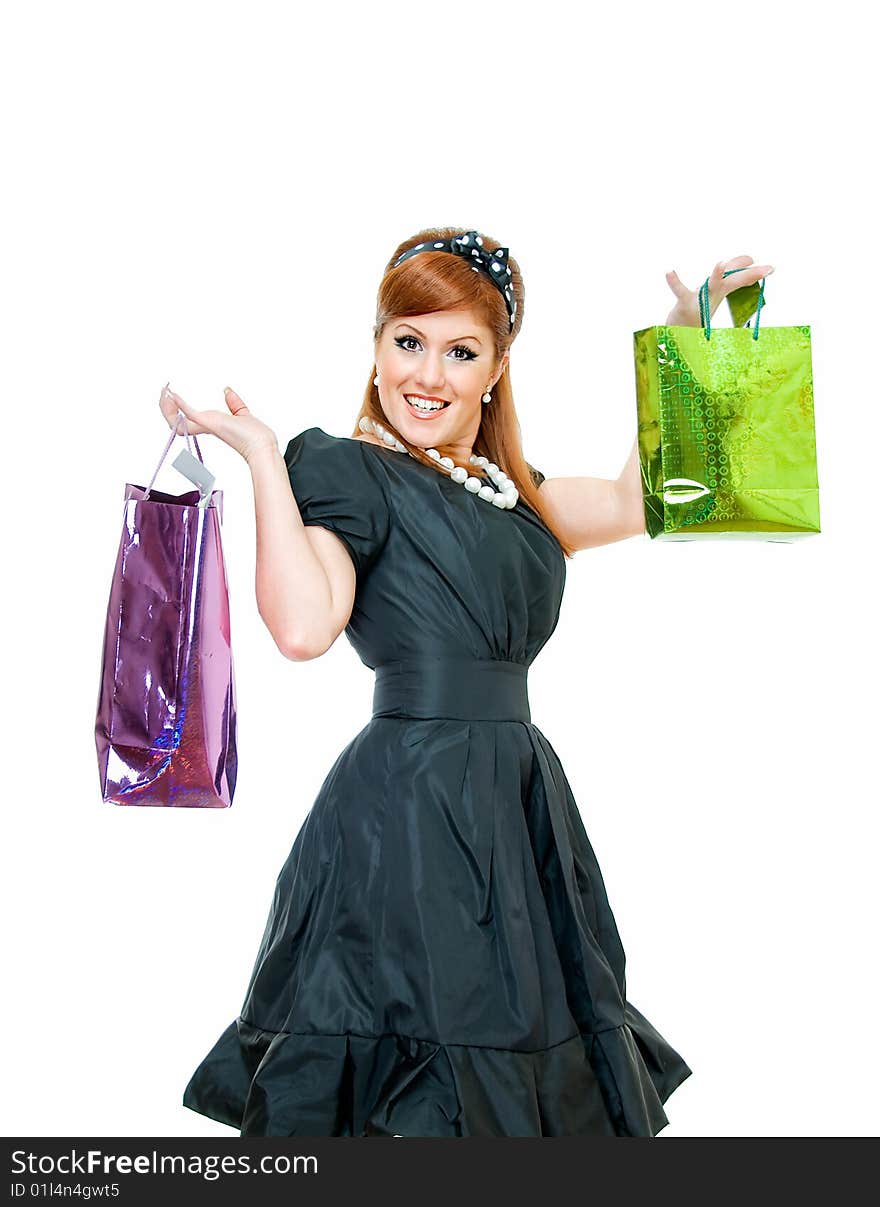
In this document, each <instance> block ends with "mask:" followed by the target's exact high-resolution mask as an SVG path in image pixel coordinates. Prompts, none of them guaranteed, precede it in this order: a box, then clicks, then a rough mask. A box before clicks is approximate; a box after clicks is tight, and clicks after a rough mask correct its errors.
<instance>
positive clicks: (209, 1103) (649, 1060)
mask: <svg viewBox="0 0 880 1207" xmlns="http://www.w3.org/2000/svg"><path fill="white" fill-rule="evenodd" d="M625 1017H626V1022H625V1023H624V1024H622V1025H621V1026H618V1027H612V1028H609V1029H607V1030H604V1031H599V1032H595V1033H592V1034H578V1035H574V1036H572V1037H571V1038H569V1039H567V1040H563V1041H562V1042H561V1043H558V1044H555V1045H554V1046H553V1047H550V1048H544V1049H541V1050H539V1051H532V1052H527V1051H520V1050H516V1049H508V1048H492V1047H479V1046H476V1045H463V1044H442V1043H437V1042H434V1041H432V1040H425V1039H414V1038H410V1037H407V1036H402V1035H396V1034H386V1035H380V1036H368V1035H358V1034H353V1033H345V1034H341V1035H321V1034H316V1033H302V1032H300V1033H291V1032H286V1031H264V1030H261V1029H260V1028H259V1027H256V1026H254V1025H253V1024H251V1023H249V1022H246V1021H245V1020H244V1019H242V1018H238V1019H236V1020H235V1022H233V1023H230V1025H229V1026H228V1027H227V1028H226V1030H225V1031H224V1032H223V1034H222V1035H221V1037H220V1039H219V1040H218V1041H217V1043H216V1044H215V1045H214V1047H213V1048H212V1049H211V1051H210V1052H209V1053H208V1055H207V1056H206V1057H205V1059H204V1060H203V1061H202V1063H201V1064H200V1065H199V1067H198V1069H197V1070H196V1072H195V1073H194V1074H193V1076H192V1078H191V1079H190V1082H189V1084H188V1085H187V1087H186V1090H185V1091H184V1095H183V1105H184V1106H186V1107H188V1108H189V1109H190V1110H193V1111H197V1112H198V1113H199V1114H202V1115H206V1116H207V1117H208V1118H210V1119H214V1120H216V1121H217V1122H219V1123H225V1124H228V1125H229V1126H230V1127H234V1128H237V1129H239V1130H240V1132H241V1135H243V1136H245V1135H251V1136H401V1137H406V1136H419V1137H435V1136H436V1137H440V1136H569V1135H595V1136H656V1135H657V1133H658V1132H659V1131H660V1130H661V1129H662V1128H664V1127H665V1126H666V1125H667V1123H668V1122H669V1120H668V1119H667V1117H666V1113H665V1111H664V1110H663V1103H664V1102H665V1101H666V1100H667V1098H668V1097H669V1095H670V1094H671V1093H672V1092H673V1090H675V1089H676V1088H677V1087H678V1086H679V1085H681V1083H682V1082H683V1081H684V1080H685V1079H686V1078H687V1077H689V1076H690V1074H691V1069H690V1068H688V1066H687V1065H686V1064H685V1062H684V1061H683V1060H682V1058H681V1057H680V1056H679V1055H678V1053H677V1052H675V1051H674V1050H673V1049H672V1048H670V1046H669V1044H668V1043H666V1041H665V1040H664V1039H663V1038H662V1036H660V1035H659V1034H658V1032H657V1031H655V1029H654V1028H653V1027H652V1026H651V1024H650V1023H649V1022H648V1021H647V1019H645V1018H644V1016H643V1015H641V1014H640V1013H639V1011H638V1010H636V1009H635V1007H634V1006H631V1005H630V1004H629V1002H627V1003H626V1009H625Z"/></svg>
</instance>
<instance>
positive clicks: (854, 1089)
mask: <svg viewBox="0 0 880 1207" xmlns="http://www.w3.org/2000/svg"><path fill="white" fill-rule="evenodd" d="M862 11H863V10H862ZM859 12H860V8H859V6H857V5H855V4H850V3H840V2H838V3H837V4H835V5H833V6H831V7H830V8H828V7H827V6H822V9H821V12H820V8H819V6H811V5H804V4H803V3H801V4H794V3H775V4H774V3H765V4H763V5H762V6H760V8H754V7H748V6H745V7H743V6H740V7H739V8H736V7H731V6H730V5H707V4H705V3H683V2H672V3H666V4H663V5H642V6H638V5H610V6H600V7H599V9H598V11H597V12H595V13H593V12H589V13H588V10H586V9H584V8H580V9H579V8H577V7H572V6H571V5H569V4H561V3H556V2H553V0H544V2H543V3H541V4H540V5H539V6H523V7H522V8H518V7H517V6H512V5H510V4H502V3H498V4H496V3H475V2H473V0H470V2H469V3H467V4H458V3H446V4H444V5H442V6H437V5H432V6H428V7H427V8H425V7H423V6H417V5H414V4H412V3H409V4H398V3H387V2H384V3H377V4H373V5H365V6H361V7H360V8H359V9H357V10H354V9H352V10H351V11H346V10H340V9H334V8H330V9H327V10H322V11H320V12H319V11H318V9H317V7H316V6H300V5H294V4H265V3H264V4H260V3H254V2H253V0H250V2H249V3H248V4H247V5H245V4H243V3H239V4H228V3H226V4H218V3H212V4H195V3H186V2H181V0H175V2H174V3H173V4H172V3H165V2H163V0H153V2H152V3H151V4H149V5H146V4H144V5H137V6H135V5H130V4H122V5H120V4H109V3H108V4H99V3H89V2H80V3H79V4H75V5H61V4H46V3H43V4H40V3H34V4H30V5H27V6H23V5H20V6H17V7H16V10H15V11H14V12H12V11H11V10H7V15H6V16H5V17H4V20H3V26H2V30H0V34H2V37H0V44H2V51H0V54H2V70H0V89H2V98H0V99H2V101H3V115H4V117H3V132H2V141H3V146H2V163H3V175H4V184H3V190H2V205H3V207H4V210H5V217H4V221H3V232H4V236H5V237H4V251H3V262H4V269H3V278H4V280H3V290H2V295H3V301H2V305H3V314H2V316H0V317H2V332H3V337H4V338H3V343H4V357H3V364H4V382H3V392H2V399H3V410H4V424H3V434H4V447H5V458H4V461H5V465H4V482H3V486H4V554H5V556H4V561H5V563H6V567H7V572H8V573H7V578H6V589H5V591H4V594H3V609H4V618H3V632H4V636H5V649H4V653H5V667H4V671H5V673H4V676H3V681H4V685H5V691H4V697H5V699H4V714H5V717H4V738H5V740H4V743H3V775H2V779H3V824H4V833H3V868H2V872H3V875H2V894H3V898H2V907H3V920H4V927H3V945H4V949H3V966H4V972H5V976H6V988H5V993H4V994H3V1015H4V1017H3V1020H2V1021H3V1034H4V1036H5V1043H4V1059H3V1065H4V1067H3V1080H4V1083H5V1087H6V1088H5V1092H4V1094H3V1098H2V1108H0V1110H2V1114H0V1129H2V1131H3V1132H4V1134H7V1135H32V1136H53V1135H68V1136H69V1135H73V1136H88V1135H117V1136H172V1135H191V1136H226V1137H229V1136H234V1135H235V1134H236V1133H235V1132H234V1131H233V1130H232V1129H229V1128H227V1127H225V1126H224V1125H222V1124H217V1123H214V1122H212V1121H211V1120H208V1119H206V1118H204V1117H202V1116H200V1115H197V1114H195V1113H194V1112H191V1111H188V1110H187V1109H186V1108H184V1107H183V1106H182V1105H181V1102H180V1099H181V1095H182V1092H183V1089H184V1086H185V1084H186V1082H187V1081H188V1079H189V1077H190V1075H191V1073H192V1071H193V1070H194V1068H195V1067H196V1065H197V1063H198V1062H199V1061H200V1060H201V1059H202V1057H203V1056H204V1055H205V1053H206V1052H207V1051H208V1049H209V1048H210V1046H211V1045H212V1044H213V1043H214V1041H215V1040H216V1038H217V1037H218V1036H219V1035H220V1033H221V1031H222V1030H223V1029H224V1028H225V1027H226V1025H227V1024H228V1023H229V1022H231V1021H232V1020H233V1019H234V1018H235V1016H236V1014H237V1013H238V1009H239V1006H240V1004H241V1001H242V998H243V994H244V990H245V987H246V983H247V979H248V976H249V974H250V971H251V967H252V963H253V959H254V956H255V954H256V950H257V946H258V943H259V940H260V937H261V935H262V929H263V925H264V922H265V919H266V915H267V912H268V909H269V905H270V902H271V897H272V892H273V886H274V880H275V876H276V875H277V873H278V870H279V869H280V867H281V864H282V862H283V860H284V858H285V857H286V854H287V852H288V850H289V848H290V845H291V843H292V841H293V839H294V837H295V835H296V833H297V831H298V829H299V826H300V824H301V822H302V819H303V818H304V816H305V814H306V812H307V810H308V808H309V807H310V805H311V803H312V801H313V799H314V797H315V795H316V793H317V791H318V788H319V787H320V784H321V781H322V780H323V777H324V775H325V774H326V772H327V771H328V769H329V767H330V765H331V763H332V761H333V760H334V759H335V757H336V755H337V754H338V753H339V751H340V750H341V749H342V747H343V746H344V745H345V744H346V743H347V742H348V741H349V740H350V738H351V737H352V736H354V734H355V733H356V732H357V731H358V730H359V729H360V728H361V727H362V726H363V725H364V724H365V723H366V721H367V720H368V719H369V713H370V708H371V696H372V676H371V674H370V673H369V672H368V671H367V670H366V669H365V668H364V667H363V666H362V665H361V663H360V662H359V661H358V659H357V657H356V656H355V654H354V652H353V650H352V649H351V648H350V647H349V645H348V643H347V641H346V640H345V638H344V637H341V638H340V639H339V641H338V642H337V643H336V645H335V646H334V647H333V648H332V649H331V650H330V651H329V653H328V654H327V655H326V656H325V657H323V658H321V659H318V660H316V661H314V662H312V663H307V664H295V663H291V662H288V661H285V660H284V659H283V658H282V657H281V655H280V654H279V653H278V651H277V649H276V648H275V645H274V643H273V641H272V639H271V637H270V636H269V634H268V632H267V631H266V630H265V628H264V627H263V625H262V623H261V621H260V618H259V616H258V614H257V610H256V605H255V600H254V585H253V577H254V576H253V570H254V521H253V507H252V494H251V491H250V475H249V473H248V470H247V467H246V465H245V463H244V461H243V460H242V459H241V458H240V457H238V455H237V454H236V453H234V452H233V451H232V450H231V449H229V448H228V447H227V446H225V445H223V444H221V443H220V442H219V441H217V440H216V439H214V438H211V437H205V438H204V439H203V440H202V442H201V445H202V451H203V454H204V456H205V459H206V461H207V462H208V464H209V467H210V468H211V469H212V470H213V471H214V472H215V473H216V475H217V478H218V482H217V486H218V488H222V489H223V490H224V494H225V517H226V518H225V524H224V527H223V542H224V550H225V556H226V563H227V570H228V574H229V578H230V592H231V608H232V620H233V649H234V657H235V666H236V681H237V688H238V693H239V753H240V776H239V782H238V787H237V791H236V796H235V801H234V804H233V806H232V808H231V809H229V810H219V811H212V812H202V811H196V810H181V811H175V810H162V809H136V808H130V809H129V808H122V807H117V806H114V805H110V804H104V803H103V802H102V801H101V797H100V789H99V782H98V774H97V766H96V756H95V749H94V738H93V726H94V718H95V706H96V702H97V691H98V677H99V669H100V665H99V660H100V652H101V640H102V637H103V629H104V620H105V612H106V605H107V595H108V592H109V587H110V575H111V571H112V568H113V562H114V559H115V554H116V547H117V543H118V539H119V533H120V525H121V517H122V498H123V490H124V483H125V482H126V481H131V482H138V483H141V484H143V483H145V482H146V481H147V480H148V479H149V476H150V475H151V474H152V471H153V469H154V468H155V465H156V463H157V461H158V458H159V455H160V453H161V451H162V448H163V446H164V443H165V440H166V438H167V434H168V429H167V426H166V424H165V421H164V419H163V418H162V416H161V415H160V412H159V409H158V395H159V391H160V388H161V386H162V384H163V383H164V382H165V381H166V380H168V379H169V378H170V381H171V385H172V388H174V389H176V390H177V391H178V392H179V393H180V394H182V395H183V397H184V398H186V399H187V400H188V401H189V402H191V403H192V404H193V405H195V406H197V407H203V408H222V407H223V405H224V404H223V400H222V394H221V391H222V388H223V386H225V385H232V386H233V387H234V388H235V389H236V390H237V391H238V392H239V393H240V394H241V395H242V397H243V398H244V399H245V401H246V402H247V403H248V405H249V406H250V407H251V409H252V410H253V411H254V413H255V414H257V415H258V416H259V417H260V418H261V419H263V420H264V421H265V422H267V423H269V424H270V425H272V427H273V428H274V429H275V431H276V432H277V433H278V436H279V441H280V442H282V445H283V444H284V443H286V441H287V440H288V439H289V438H290V437H291V436H292V435H294V434H295V433H297V432H299V431H301V430H302V429H303V428H306V427H309V426H312V425H319V426H321V427H323V428H324V429H325V430H326V431H328V432H330V433H333V434H336V435H349V434H350V432H351V430H352V425H353V420H354V416H355V414H356V412H357V408H358V405H359V402H360V398H361V396H362V392H363V389H364V385H365V383H366V381H367V378H368V374H369V373H370V370H371V367H372V345H371V325H372V322H373V318H374V305H375V294H376V289H377V287H378V284H379V279H380V276H381V271H382V267H383V265H384V263H385V261H386V259H387V257H388V256H389V255H390V253H391V252H392V251H393V249H394V247H395V246H396V245H397V243H398V242H399V241H400V240H401V239H403V238H405V237H407V236H408V235H410V234H412V233H414V232H415V231H417V230H419V229H421V228H422V227H424V226H428V225H432V224H447V223H450V224H456V225H462V226H474V227H477V228H478V229H481V230H483V231H485V232H487V233H489V234H490V235H492V236H493V237H495V238H497V239H499V240H500V241H501V242H502V243H504V244H505V245H507V246H509V247H510V249H511V254H512V255H513V256H514V257H515V258H516V259H517V260H518V262H519V264H520V266H521V268H522V270H523V273H524V277H525V287H526V303H525V326H524V328H523V331H522V334H521V336H520V337H519V339H518V340H517V341H516V343H515V345H514V348H513V355H512V362H511V379H512V382H513V386H514V390H515V396H516V400H517V406H518V410H519V413H520V416H521V421H522V427H523V433H524V451H525V454H526V456H527V458H528V459H529V460H530V461H531V462H532V463H533V464H534V465H537V466H538V467H539V468H540V469H541V470H542V471H543V472H544V473H545V474H546V475H547V476H548V477H552V476H556V475H570V474H587V475H598V476H602V477H615V476H616V475H617V474H618V473H619V472H620V469H621V468H622V466H623V463H624V461H625V459H626V456H627V455H628V453H629V450H630V447H631V445H632V441H633V437H634V434H635V424H636V417H635V392H634V373H633V364H632V332H633V331H634V330H637V329H640V328H642V327H646V326H649V325H651V324H653V323H658V322H662V321H663V320H664V318H665V316H666V314H667V313H668V311H669V308H670V306H671V304H672V301H673V298H672V294H671V293H670V291H669V289H668V287H667V285H666V282H665V280H664V273H665V272H666V271H667V270H668V269H671V268H675V269H676V270H677V271H678V273H679V275H680V276H681V277H682V279H683V280H684V281H685V282H686V283H687V284H689V285H691V286H692V287H696V286H697V285H698V284H699V282H700V281H702V280H703V279H704V278H705V277H706V276H707V275H708V273H709V272H710V271H711V269H712V267H713V265H714V264H715V262H716V261H718V260H720V259H729V258H731V257H733V256H736V255H739V254H746V255H751V256H753V257H754V258H755V261H756V262H758V263H770V264H773V265H775V268H776V271H775V273H774V274H773V276H772V277H770V278H769V279H768V282H767V289H766V307H765V309H764V310H763V312H762V324H763V325H768V326H769V325H778V326H785V325H792V324H809V325H811V327H812V333H813V365H814V374H815V408H816V433H817V442H818V464H819V482H820V502H821V515H822V529H823V530H822V533H821V534H820V535H818V536H814V537H811V538H809V539H807V540H804V541H801V542H795V543H790V544H774V543H766V542H734V543H724V542H720V541H719V542H713V543H711V544H705V543H704V544H697V543H681V544H668V543H661V542H652V541H650V540H649V538H647V537H640V538H636V539H631V540H626V541H622V542H620V543H618V544H615V545H611V546H606V547H604V548H599V549H595V550H590V551H583V552H580V553H578V554H577V555H576V556H575V558H574V560H573V561H572V562H570V563H568V565H567V569H568V583H567V590H566V595H565V599H564V602H563V608H562V614H561V619H560V622H559V626H558V629H557V632H556V634H555V635H554V637H553V638H552V639H551V641H550V643H549V644H548V646H547V647H546V648H545V650H544V651H543V652H542V653H541V655H540V656H539V658H538V660H537V661H536V663H535V666H534V668H533V670H532V672H531V674H530V695H531V703H532V716H533V720H534V721H535V723H536V724H537V725H538V726H539V727H540V728H541V730H542V732H544V733H545V734H546V735H547V737H548V738H549V739H550V741H551V742H552V744H553V746H554V748H555V749H556V751H557V753H558V754H559V756H560V758H561V759H562V762H563V765H564V766H565V769H566V772H567V774H568V777H569V780H570V782H571V784H572V787H573V790H574V792H575V796H576V798H577V800H578V803H579V806H580V809H581V812H582V815H583V818H584V822H585V825H586V827H587V830H588V833H589V835H590V837H591V840H592V842H593V845H594V847H595V850H596V853H597V856H598V858H599V861H600V864H601V866H602V869H603V873H604V876H605V880H606V886H607V888H608V892H609V896H610V899H611V903H612V907H613V908H614V910H615V914H616V917H617V921H618V925H619V928H620V931H621V935H622V938H623V941H624V946H625V948H626V951H627V957H628V962H627V989H628V996H629V998H630V1000H631V1001H632V1002H633V1003H634V1004H635V1005H636V1006H637V1007H638V1008H639V1009H640V1010H641V1011H642V1012H643V1013H645V1014H646V1015H647V1017H648V1018H649V1019H650V1020H651V1021H652V1022H653V1023H654V1025H655V1026H656V1027H657V1028H658V1029H659V1030H660V1031H661V1032H662V1033H663V1034H664V1035H665V1036H666V1038H667V1039H668V1040H669V1041H670V1042H671V1043H672V1044H673V1045H674V1046H675V1047H677V1048H678V1050H679V1051H680V1052H681V1053H682V1055H683V1056H684V1057H685V1059H686V1060H687V1062H688V1063H689V1064H690V1065H691V1067H692V1069H693V1076H692V1077H691V1078H690V1079H689V1080H688V1081H687V1082H686V1083H685V1084H684V1085H683V1086H681V1087H680V1088H679V1089H678V1090H677V1091H676V1092H675V1094H674V1095H673V1096H672V1098H671V1099H670V1100H669V1101H668V1102H667V1104H666V1111H667V1114H668V1116H669V1119H670V1123H669V1126H668V1127H667V1128H666V1129H665V1130H664V1131H663V1132H662V1133H661V1137H662V1138H665V1137H669V1136H679V1137H680V1136H697V1135H701V1136H702V1135H715V1136H745V1135H758V1136H794V1135H800V1136H807V1135H809V1136H832V1135H834V1136H836V1135H867V1134H876V1133H877V1131H878V1122H880V1113H878V1105H877V1093H876V1086H877V1077H878V1073H880V1068H878V1056H877V1045H876V1042H875V1040H876V1034H875V1033H876V1020H877V1010H878V1000H877V999H878V993H877V989H878V985H877V968H876V955H875V950H876V934H875V929H876V922H877V916H878V915H877V905H878V901H877V887H876V884H877V873H876V859H877V837H878V832H877V831H878V827H877V819H876V806H877V787H876V782H877V781H876V762H875V756H874V754H873V753H872V748H873V744H874V741H875V738H876V731H877V710H876V691H877V682H878V679H877V674H878V660H877V642H876V636H875V621H872V620H871V619H870V617H871V616H872V615H874V616H875V620H876V596H875V592H874V585H873V583H874V580H873V574H874V571H875V568H876V560H877V555H876V531H877V519H876V506H877V504H876V493H877V491H876V464H877V449H876V443H875V441H876V416H877V406H878V397H877V389H876V381H877V371H876V367H875V365H874V363H873V360H872V357H873V352H872V348H873V346H874V343H875V338H876V333H875V331H874V329H873V323H872V321H871V317H870V316H871V314H872V313H873V312H874V305H873V303H874V297H873V296H872V294H873V289H874V287H875V282H876V237H875V232H876V214H877V197H876V194H875V192H874V183H873V182H874V177H873V171H874V166H875V165H874V162H873V161H874V160H875V158H876V156H875V148H876V141H875V130H876V121H875V119H876V86H875V85H876V62H875V56H874V49H875V45H874V42H873V39H872V38H870V37H868V36H866V31H865V30H860V29H859V27H858V14H859ZM729 321H730V319H729V315H728V313H727V309H726V306H724V307H723V308H722V309H720V310H719V311H718V313H717V316H716V319H715V322H716V324H717V325H726V324H728V323H729ZM176 447H178V448H179V447H183V446H182V443H180V442H178V444H177V446H176ZM171 459H172V458H171V456H169V458H168V462H167V463H166V466H165V467H163V470H162V473H161V475H160V478H159V479H158V480H157V486H158V487H159V488H160V489H161V488H164V489H168V490H173V491H182V490H184V489H186V488H187V487H186V483H185V482H184V481H183V479H181V478H180V477H179V476H178V475H177V473H176V471H174V470H173V469H172V468H171V467H170V460H171Z"/></svg>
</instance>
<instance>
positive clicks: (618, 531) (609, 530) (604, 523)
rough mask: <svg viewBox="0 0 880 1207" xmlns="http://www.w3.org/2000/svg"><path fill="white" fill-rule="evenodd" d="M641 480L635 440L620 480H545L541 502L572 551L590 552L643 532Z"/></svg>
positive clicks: (643, 517)
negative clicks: (597, 547)
mask: <svg viewBox="0 0 880 1207" xmlns="http://www.w3.org/2000/svg"><path fill="white" fill-rule="evenodd" d="M640 479H641V470H640V468H639V446H638V438H636V440H635V441H634V442H633V447H632V452H631V453H630V455H629V459H628V460H627V463H626V465H625V466H624V467H623V470H622V471H621V474H620V477H618V478H548V479H547V480H546V481H545V482H542V483H541V486H540V495H541V501H542V502H546V504H547V507H548V510H549V511H551V512H552V514H553V518H554V520H555V521H556V523H557V525H558V527H559V528H560V529H561V530H562V533H563V535H564V536H565V539H566V540H567V541H569V542H570V543H571V544H572V545H573V546H574V548H575V549H592V548H594V547H595V546H597V545H610V544H612V543H613V542H614V541H622V540H625V539H626V537H630V536H640V535H641V534H642V533H644V532H645V511H644V505H643V503H642V486H641V480H640Z"/></svg>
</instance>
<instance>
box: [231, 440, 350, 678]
mask: <svg viewBox="0 0 880 1207" xmlns="http://www.w3.org/2000/svg"><path fill="white" fill-rule="evenodd" d="M248 466H249V467H250V471H251V478H252V481H253V487H254V512H255V516H256V525H257V539H256V545H257V565H256V594H257V609H258V611H259V613H260V616H261V617H262V619H263V622H264V623H265V625H266V628H267V629H268V630H269V632H270V633H271V634H272V637H273V639H274V641H275V644H276V645H277V646H278V648H279V649H280V650H281V652H282V653H283V654H284V656H285V657H286V658H290V659H292V660H293V661H294V662H304V661H308V660H309V659H311V658H317V657H319V656H320V655H321V654H323V653H324V652H325V651H326V650H327V649H329V647H330V646H331V645H332V644H333V642H334V641H335V640H336V638H337V637H338V636H339V634H340V633H341V632H342V630H343V629H344V628H345V626H346V624H347V623H348V620H349V617H350V615H351V610H352V606H353V604H354V594H355V571H354V565H353V564H352V560H351V557H350V556H349V554H348V552H347V550H346V549H345V546H344V545H343V543H342V541H340V539H339V537H337V536H336V535H335V533H333V532H330V531H328V530H327V529H326V528H321V527H319V526H317V525H310V526H309V527H306V526H305V525H304V524H303V522H302V518H301V516H300V514H299V508H298V507H297V505H296V499H295V498H294V494H293V491H292V490H291V489H290V478H289V476H288V471H287V466H286V464H285V462H284V458H283V456H282V455H281V452H280V451H279V449H278V447H277V446H276V445H273V446H271V447H267V448H260V449H259V450H258V451H257V452H254V453H253V454H252V455H251V456H250V457H249V458H248ZM294 472H296V471H294Z"/></svg>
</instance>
